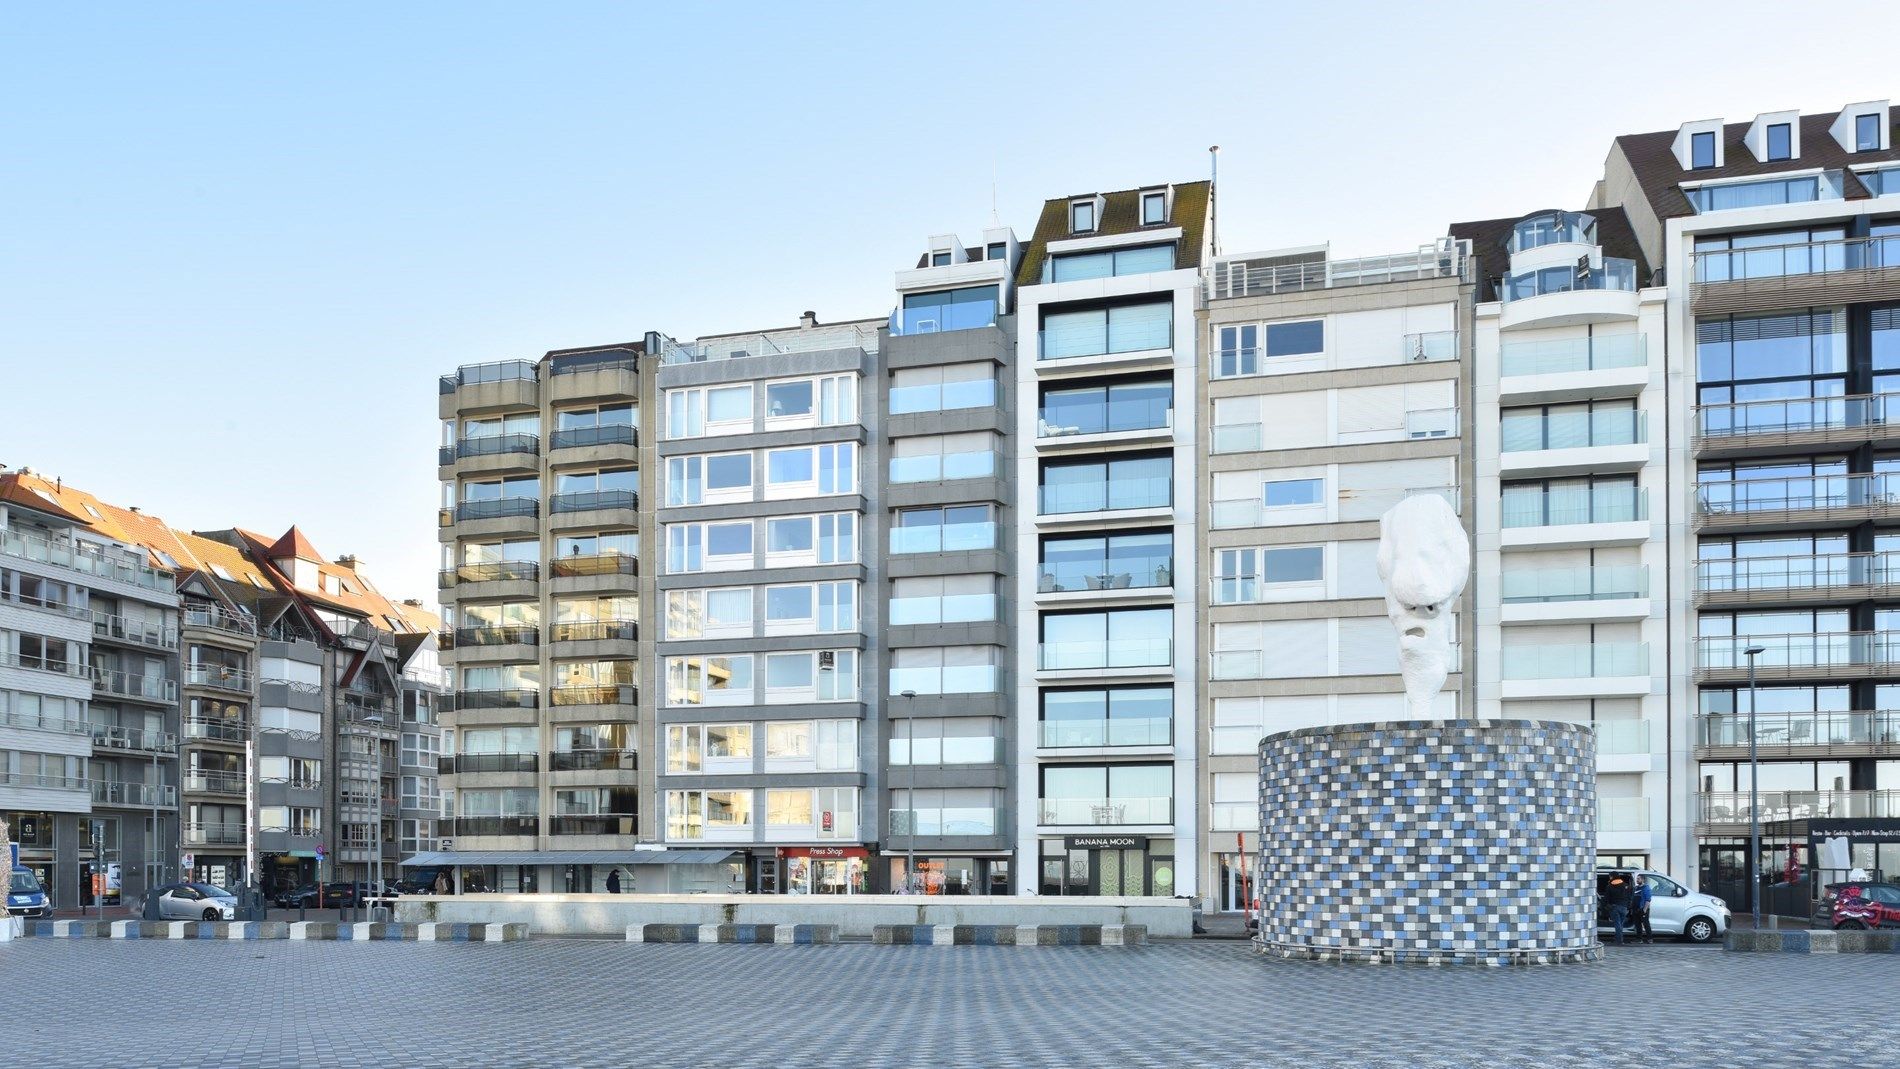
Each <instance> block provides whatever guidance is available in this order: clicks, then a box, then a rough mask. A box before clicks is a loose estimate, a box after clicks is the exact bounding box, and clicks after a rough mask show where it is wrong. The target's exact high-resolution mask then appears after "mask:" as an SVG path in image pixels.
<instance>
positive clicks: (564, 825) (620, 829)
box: [548, 813, 640, 836]
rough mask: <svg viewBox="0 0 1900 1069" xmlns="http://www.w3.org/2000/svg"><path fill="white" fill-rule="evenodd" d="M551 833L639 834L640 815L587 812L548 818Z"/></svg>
mask: <svg viewBox="0 0 1900 1069" xmlns="http://www.w3.org/2000/svg"><path fill="white" fill-rule="evenodd" d="M548 834H549V835H627V836H632V835H638V834H640V817H639V815H638V814H634V813H585V814H570V815H564V816H557V817H549V818H548Z"/></svg>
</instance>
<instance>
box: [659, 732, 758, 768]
mask: <svg viewBox="0 0 1900 1069" xmlns="http://www.w3.org/2000/svg"><path fill="white" fill-rule="evenodd" d="M666 771H667V773H668V774H669V775H681V774H686V773H700V774H702V775H708V776H714V775H735V774H744V773H747V772H751V771H752V725H751V724H668V725H667V726H666Z"/></svg>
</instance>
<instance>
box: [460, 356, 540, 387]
mask: <svg viewBox="0 0 1900 1069" xmlns="http://www.w3.org/2000/svg"><path fill="white" fill-rule="evenodd" d="M537 378H539V376H538V375H537V374H536V373H535V367H534V362H533V361H530V360H497V361H494V362H492V363H487V364H466V365H464V366H462V367H459V368H456V369H455V371H454V373H453V374H448V375H444V376H442V379H441V392H442V393H454V392H455V390H456V388H457V387H458V386H475V385H478V384H480V383H485V382H508V381H511V380H522V381H526V382H534V381H535V380H536V379H537Z"/></svg>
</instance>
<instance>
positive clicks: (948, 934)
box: [930, 924, 957, 947]
mask: <svg viewBox="0 0 1900 1069" xmlns="http://www.w3.org/2000/svg"><path fill="white" fill-rule="evenodd" d="M930 945H931V946H933V947H950V946H956V945H957V929H956V926H955V925H950V924H934V925H931V928H930Z"/></svg>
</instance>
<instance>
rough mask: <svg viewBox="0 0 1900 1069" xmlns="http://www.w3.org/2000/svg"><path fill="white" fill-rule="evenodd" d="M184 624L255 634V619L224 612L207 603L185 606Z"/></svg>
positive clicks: (236, 633) (235, 632)
mask: <svg viewBox="0 0 1900 1069" xmlns="http://www.w3.org/2000/svg"><path fill="white" fill-rule="evenodd" d="M185 626H186V627H203V628H208V629H210V630H213V631H224V632H227V633H229V634H233V635H256V634H257V621H256V620H254V619H252V618H251V617H249V616H244V615H241V614H238V613H230V612H226V611H224V610H223V609H221V608H215V607H212V606H208V605H200V606H190V605H188V606H186V607H185Z"/></svg>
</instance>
